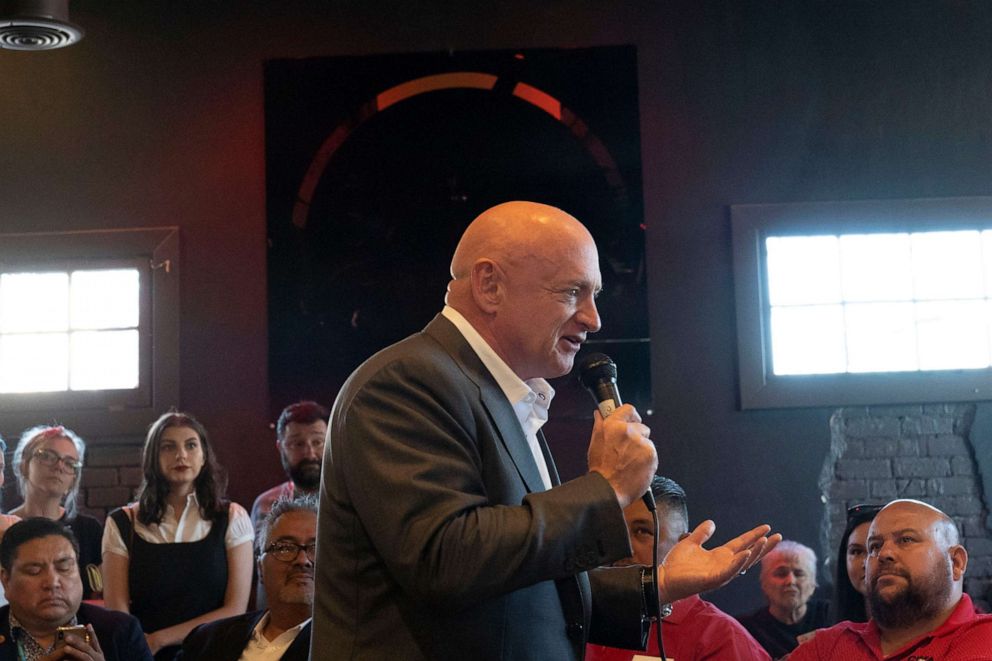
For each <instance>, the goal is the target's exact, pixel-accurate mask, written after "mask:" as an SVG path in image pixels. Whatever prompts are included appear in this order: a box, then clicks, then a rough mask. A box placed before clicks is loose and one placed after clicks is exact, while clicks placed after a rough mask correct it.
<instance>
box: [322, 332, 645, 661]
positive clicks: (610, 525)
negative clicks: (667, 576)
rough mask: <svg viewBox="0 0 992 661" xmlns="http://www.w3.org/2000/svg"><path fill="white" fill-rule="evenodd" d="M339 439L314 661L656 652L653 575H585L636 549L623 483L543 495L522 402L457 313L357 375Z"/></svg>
mask: <svg viewBox="0 0 992 661" xmlns="http://www.w3.org/2000/svg"><path fill="white" fill-rule="evenodd" d="M328 436H329V440H330V442H329V443H328V444H327V447H326V449H325V455H324V470H323V478H322V479H323V483H322V485H321V494H320V520H319V523H318V531H317V538H318V541H317V554H318V558H317V569H316V571H317V576H316V580H317V584H316V601H315V604H314V626H313V641H312V647H311V658H312V659H314V660H315V661H321V660H324V659H355V660H358V659H377V660H378V659H387V658H388V659H404V660H408V659H452V660H455V659H457V660H458V661H466V660H470V661H484V660H488V659H494V660H495V659H500V660H511V659H512V660H513V661H526V660H528V659H534V660H538V659H540V660H547V659H553V660H555V661H558V660H561V659H565V660H567V659H581V658H582V656H583V653H584V645H585V643H586V641H587V640H588V639H589V638H590V631H591V633H592V636H591V637H592V638H593V639H594V640H597V642H602V643H603V644H610V645H615V646H619V647H628V648H629V647H635V648H636V647H638V646H639V645H643V643H644V642H645V639H644V637H643V636H644V633H645V632H646V628H645V627H643V626H642V620H641V615H642V598H641V591H640V572H641V570H640V569H638V568H626V569H612V570H599V571H597V572H592V573H591V574H587V573H586V572H587V571H588V570H590V569H593V568H595V567H600V566H602V565H604V564H608V563H610V562H613V561H615V560H618V559H620V558H625V557H628V556H629V555H630V553H631V551H630V544H629V541H628V537H627V528H626V525H625V523H624V519H623V514H622V511H621V509H620V507H619V505H618V503H617V501H616V496H615V495H614V493H613V490H612V488H611V487H610V485H609V483H608V482H607V481H606V480H605V479H604V478H603V477H602V476H600V475H598V474H589V475H585V476H583V477H580V478H578V479H576V480H572V481H570V482H568V483H566V484H562V485H560V486H556V487H555V488H553V489H551V490H549V491H544V490H543V486H542V483H541V479H540V476H539V473H538V470H537V466H536V464H535V462H534V459H533V455H532V454H531V452H530V449H529V447H528V445H527V441H526V439H525V437H524V433H523V430H522V429H521V427H520V424H519V422H518V421H517V418H516V416H515V415H514V412H513V409H512V407H511V406H510V404H509V402H507V400H506V397H505V396H504V395H503V393H502V391H501V390H500V389H499V386H498V385H497V384H496V382H495V380H494V379H493V378H492V376H491V375H490V374H489V372H488V371H487V370H486V369H485V367H484V366H483V364H482V362H481V361H480V360H479V358H478V356H477V355H476V354H475V352H474V351H473V350H472V348H471V347H470V346H469V344H468V343H467V342H466V341H465V339H464V338H463V337H462V335H461V333H460V332H459V331H458V330H457V329H456V328H455V327H454V325H453V324H451V322H449V321H448V320H447V319H445V318H443V317H441V316H438V317H436V318H435V319H434V320H433V321H432V322H431V323H430V324H429V325H428V326H427V328H426V329H424V331H423V332H421V333H418V334H416V335H413V336H411V337H409V338H407V339H406V340H403V341H402V342H399V343H397V344H395V345H393V346H391V347H389V348H387V349H385V350H383V351H381V352H379V353H378V354H376V355H375V356H373V357H372V358H370V359H369V360H368V361H367V362H365V363H364V364H363V365H362V366H361V367H360V368H359V369H358V370H356V372H355V373H354V374H352V376H351V377H350V378H349V380H348V381H347V383H345V385H344V387H343V388H342V390H341V392H340V393H339V395H338V398H337V400H336V401H335V404H334V409H333V412H332V414H331V423H330V428H329V431H328ZM545 447H546V446H545ZM546 455H547V457H548V459H549V469H550V470H551V472H552V474H553V476H554V479H555V481H557V473H556V472H555V471H554V464H553V462H551V461H550V454H547V453H546ZM590 576H591V577H592V579H593V580H592V585H590ZM599 625H605V626H599ZM597 627H598V628H597ZM597 632H599V633H598V634H597Z"/></svg>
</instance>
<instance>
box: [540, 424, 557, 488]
mask: <svg viewBox="0 0 992 661" xmlns="http://www.w3.org/2000/svg"><path fill="white" fill-rule="evenodd" d="M537 443H538V445H540V446H541V454H543V455H544V463H546V464H547V465H548V476H549V477H550V478H551V486H553V487H556V486H558V485H559V484H561V478H560V477H558V467H557V466H555V459H554V457H552V456H551V448H549V447H548V441H547V439H545V438H544V432H543V431H541V430H540V429H538V430H537Z"/></svg>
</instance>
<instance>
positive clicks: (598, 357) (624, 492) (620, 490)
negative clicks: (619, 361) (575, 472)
mask: <svg viewBox="0 0 992 661" xmlns="http://www.w3.org/2000/svg"><path fill="white" fill-rule="evenodd" d="M579 374H580V378H581V380H582V384H583V385H584V386H585V387H586V388H588V389H589V390H590V392H592V394H593V397H594V398H595V399H596V401H597V403H598V408H599V410H598V411H597V412H596V413H595V414H594V415H595V422H594V423H593V428H592V439H591V440H590V442H589V455H588V462H589V470H590V471H595V472H597V473H599V474H601V475H602V476H603V477H605V478H606V479H607V481H608V482H609V483H610V485H611V486H612V487H613V491H615V492H616V494H617V500H618V501H619V503H620V507H626V506H627V505H629V504H630V503H631V502H632V501H634V500H635V499H637V498H641V497H642V496H643V497H645V504H648V503H647V498H649V497H650V496H651V492H650V490H649V487H650V485H651V478H652V477H653V476H654V474H655V471H656V470H657V469H658V453H657V451H656V450H655V447H654V444H653V443H652V442H651V440H650V438H649V437H650V435H651V430H650V429H649V428H648V427H647V425H644V424H642V423H641V416H640V415H638V413H637V410H636V409H635V408H634V407H633V406H631V405H629V404H623V403H622V402H621V400H620V392H619V390H618V389H617V379H616V377H617V368H616V365H615V364H614V363H613V361H612V360H610V358H609V356H605V355H603V354H601V353H594V354H590V355H589V356H587V357H586V359H585V360H584V361H582V364H581V365H580V366H579ZM648 508H649V509H652V510H653V509H654V499H653V498H652V499H651V503H650V504H649V505H648Z"/></svg>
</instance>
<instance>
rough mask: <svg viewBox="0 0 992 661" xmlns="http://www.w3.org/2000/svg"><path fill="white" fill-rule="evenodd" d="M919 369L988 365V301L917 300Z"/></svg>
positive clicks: (972, 367)
mask: <svg viewBox="0 0 992 661" xmlns="http://www.w3.org/2000/svg"><path fill="white" fill-rule="evenodd" d="M916 315H917V324H918V328H919V330H918V332H919V337H920V369H924V370H946V369H975V368H981V367H988V366H989V364H990V361H989V340H988V338H989V331H988V323H989V320H988V306H987V304H986V303H985V301H955V302H947V303H917V306H916Z"/></svg>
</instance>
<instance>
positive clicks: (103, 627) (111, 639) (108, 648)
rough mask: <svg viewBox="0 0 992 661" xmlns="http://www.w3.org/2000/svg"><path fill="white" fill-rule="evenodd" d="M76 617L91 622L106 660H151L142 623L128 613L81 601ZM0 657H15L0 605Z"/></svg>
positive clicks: (3, 660)
mask: <svg viewBox="0 0 992 661" xmlns="http://www.w3.org/2000/svg"><path fill="white" fill-rule="evenodd" d="M76 619H77V620H78V621H79V623H80V624H91V625H93V631H95V632H96V637H97V639H98V640H99V641H100V648H101V649H102V650H103V656H104V657H105V658H106V659H107V661H152V653H151V650H149V649H148V643H146V642H145V634H144V633H142V631H141V625H140V624H138V620H136V619H135V618H134V617H132V616H130V615H128V614H127V613H121V612H118V611H112V610H107V609H106V608H100V607H99V606H93V605H90V604H80V605H79V610H78V611H77V612H76ZM0 661H17V644H16V643H15V642H14V639H13V637H12V636H11V635H10V606H4V607H2V608H0Z"/></svg>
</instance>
